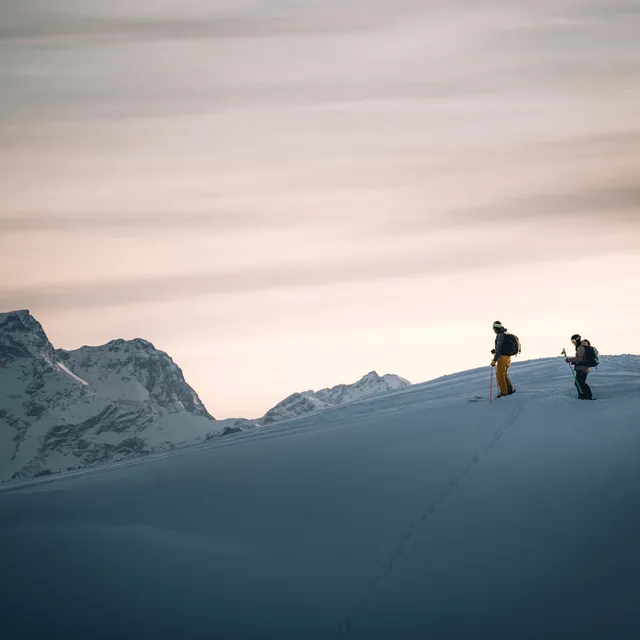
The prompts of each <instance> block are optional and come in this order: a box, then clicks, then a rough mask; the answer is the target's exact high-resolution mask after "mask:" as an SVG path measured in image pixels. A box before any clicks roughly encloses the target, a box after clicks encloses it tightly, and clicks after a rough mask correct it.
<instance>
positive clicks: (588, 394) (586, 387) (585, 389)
mask: <svg viewBox="0 0 640 640" xmlns="http://www.w3.org/2000/svg"><path fill="white" fill-rule="evenodd" d="M588 375H589V374H588V373H587V372H586V371H583V372H582V382H580V386H581V387H582V393H583V395H584V398H585V399H586V400H591V398H593V394H592V393H591V387H590V386H589V385H588V384H587V376H588Z"/></svg>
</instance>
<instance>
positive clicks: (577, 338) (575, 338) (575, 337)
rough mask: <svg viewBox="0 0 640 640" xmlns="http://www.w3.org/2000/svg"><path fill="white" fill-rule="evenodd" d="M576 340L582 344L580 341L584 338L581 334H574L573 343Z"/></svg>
mask: <svg viewBox="0 0 640 640" xmlns="http://www.w3.org/2000/svg"><path fill="white" fill-rule="evenodd" d="M574 340H575V341H576V342H580V340H582V336H581V335H580V334H579V333H574V334H573V335H572V336H571V342H573V341H574Z"/></svg>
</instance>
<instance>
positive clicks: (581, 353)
mask: <svg viewBox="0 0 640 640" xmlns="http://www.w3.org/2000/svg"><path fill="white" fill-rule="evenodd" d="M571 342H572V343H573V344H574V346H575V348H576V356H575V358H567V359H566V360H565V362H567V363H568V364H572V365H573V366H574V367H575V370H576V388H577V389H578V398H580V400H592V399H593V394H592V393H591V387H589V385H588V384H587V376H588V375H589V372H590V368H589V352H590V347H591V343H590V342H589V341H588V340H586V339H583V338H582V337H581V336H580V334H578V333H574V334H573V335H572V336H571Z"/></svg>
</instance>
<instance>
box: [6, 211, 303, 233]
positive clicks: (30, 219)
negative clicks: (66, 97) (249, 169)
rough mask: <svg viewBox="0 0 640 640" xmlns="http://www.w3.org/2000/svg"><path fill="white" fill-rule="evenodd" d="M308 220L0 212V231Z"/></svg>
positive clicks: (229, 227) (216, 226) (221, 227)
mask: <svg viewBox="0 0 640 640" xmlns="http://www.w3.org/2000/svg"><path fill="white" fill-rule="evenodd" d="M310 221H311V220H310V219H309V218H308V217H305V216H302V215H295V216H294V215H291V216H287V215H284V214H279V215H278V216H266V215H262V216H261V215H257V214H241V213H197V212H189V211H185V212H171V213H146V214H141V213H138V212H134V213H109V214H102V215H99V214H98V215H96V214H85V215H78V214H69V215H67V214H62V213H50V214H36V213H30V214H20V215H11V214H2V213H0V232H7V233H8V232H21V233H25V232H33V233H40V232H43V231H58V232H64V233H69V232H71V233H73V232H77V233H85V232H93V231H95V232H97V231H108V230H118V229H123V230H134V231H145V232H147V233H149V234H151V233H156V232H164V231H169V232H175V231H185V232H188V231H194V230H195V231H197V230H206V231H218V232H224V231H233V230H242V229H248V230H260V229H262V228H267V227H268V228H273V227H287V228H290V227H292V226H297V225H303V224H305V223H309V222H310Z"/></svg>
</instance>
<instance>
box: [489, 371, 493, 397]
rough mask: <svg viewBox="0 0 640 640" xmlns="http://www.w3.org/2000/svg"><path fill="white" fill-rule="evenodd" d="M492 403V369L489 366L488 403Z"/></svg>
mask: <svg viewBox="0 0 640 640" xmlns="http://www.w3.org/2000/svg"><path fill="white" fill-rule="evenodd" d="M492 402H493V367H492V366H489V403H492Z"/></svg>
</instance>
